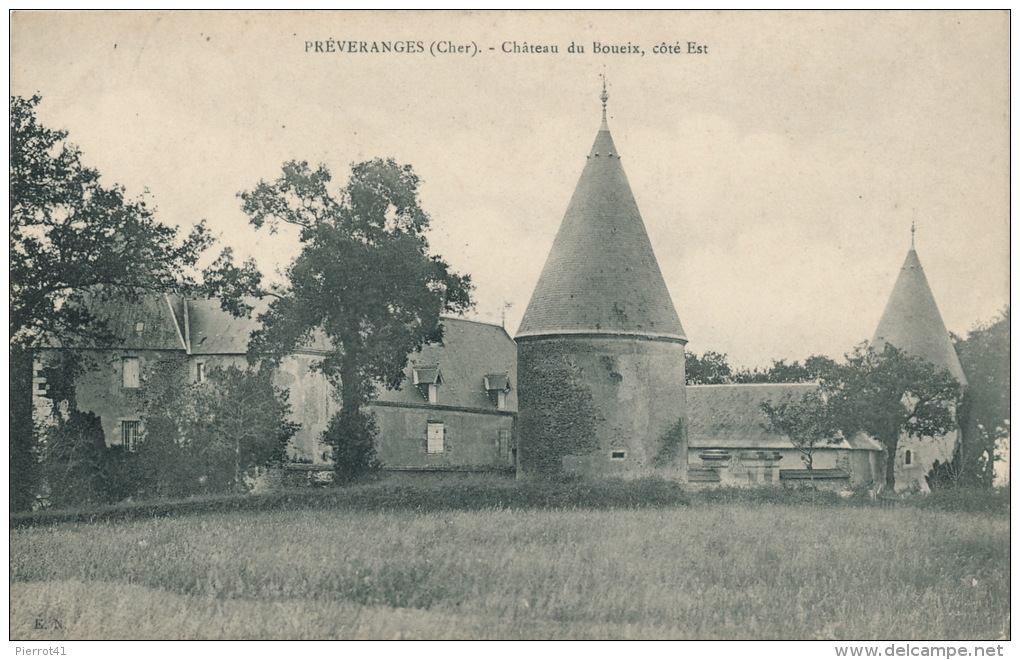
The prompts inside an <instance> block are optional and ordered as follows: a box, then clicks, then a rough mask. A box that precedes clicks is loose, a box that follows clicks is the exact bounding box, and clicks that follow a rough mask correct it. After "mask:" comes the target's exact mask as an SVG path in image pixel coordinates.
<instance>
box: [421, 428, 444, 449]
mask: <svg viewBox="0 0 1020 660" xmlns="http://www.w3.org/2000/svg"><path fill="white" fill-rule="evenodd" d="M445 436H446V429H445V428H444V427H443V423H442V422H429V423H428V431H427V434H426V436H425V451H426V452H428V453H429V454H442V453H443V440H444V439H445Z"/></svg>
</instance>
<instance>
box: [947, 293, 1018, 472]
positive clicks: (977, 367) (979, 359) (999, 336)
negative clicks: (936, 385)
mask: <svg viewBox="0 0 1020 660" xmlns="http://www.w3.org/2000/svg"><path fill="white" fill-rule="evenodd" d="M1009 334H1010V325H1009V307H1008V306H1007V307H1006V308H1005V309H1004V310H1003V311H1002V312H1001V313H1000V314H999V315H998V316H996V317H995V318H993V319H992V320H990V321H988V322H986V323H982V324H980V325H978V326H977V327H975V328H974V329H973V330H971V331H970V332H969V333H967V336H966V337H954V338H953V340H954V344H955V346H956V354H957V355H958V356H959V358H960V363H961V364H962V365H963V372H964V374H965V375H966V376H967V391H966V394H965V395H964V401H963V405H962V406H961V408H960V429H961V431H962V432H963V448H964V451H963V454H962V456H961V459H962V461H963V465H958V466H957V468H960V469H962V470H963V471H964V472H965V474H961V475H959V476H962V477H964V478H965V479H966V480H967V481H968V482H971V481H977V482H978V483H980V484H982V485H985V486H991V485H992V478H993V475H994V459H996V458H998V457H997V455H996V446H997V443H999V442H1002V441H1005V440H1007V439H1008V438H1009V429H1010V426H1009V417H1010V415H1009V408H1010V403H1009V388H1010V377H1009V368H1010V362H1009Z"/></svg>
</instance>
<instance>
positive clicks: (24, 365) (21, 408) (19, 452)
mask: <svg viewBox="0 0 1020 660" xmlns="http://www.w3.org/2000/svg"><path fill="white" fill-rule="evenodd" d="M10 358H11V361H10V372H9V374H8V377H9V387H10V389H9V390H8V394H9V397H10V399H9V403H10V435H9V439H8V443H9V449H10V466H9V469H10V472H9V474H10V498H11V499H10V509H11V511H29V510H31V508H32V505H33V504H34V503H35V494H36V486H37V481H38V473H39V465H38V461H37V459H36V437H35V429H34V427H33V423H32V376H33V373H32V369H33V367H32V359H33V354H32V351H31V350H28V349H24V348H17V347H12V348H11V349H10Z"/></svg>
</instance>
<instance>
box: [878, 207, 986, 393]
mask: <svg viewBox="0 0 1020 660" xmlns="http://www.w3.org/2000/svg"><path fill="white" fill-rule="evenodd" d="M913 231H914V229H913V227H911V240H910V251H908V252H907V258H906V259H905V260H904V261H903V267H902V268H900V274H899V276H898V277H897V278H896V284H895V285H893V290H892V294H891V295H890V296H889V302H888V303H886V306H885V311H884V312H883V313H882V319H881V320H880V321H879V322H878V328H877V329H876V330H875V336H874V337H873V338H872V340H871V344H872V346H874V347H875V348H876V349H877V350H881V349H882V348H884V347H885V346H886V345H887V344H889V345H892V346H895V347H896V348H898V349H900V350H901V351H903V352H904V353H909V354H910V355H913V356H916V357H920V358H924V359H925V360H927V361H928V362H931V363H932V364H933V365H935V366H936V367H939V368H941V369H945V370H946V371H948V372H949V373H950V374H952V376H953V377H954V378H956V380H958V381H959V382H960V384H962V385H966V384H967V378H966V376H964V375H963V367H962V366H961V365H960V358H959V357H958V356H957V355H956V349H955V348H954V347H953V340H952V338H951V337H950V336H949V331H948V330H946V324H945V323H944V322H943V321H942V314H941V313H939V307H938V305H937V304H936V303H935V296H934V295H932V292H931V287H930V286H928V278H927V277H925V275H924V269H923V268H922V267H921V260H920V259H919V258H918V256H917V250H915V249H914V240H913Z"/></svg>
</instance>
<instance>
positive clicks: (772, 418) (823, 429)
mask: <svg viewBox="0 0 1020 660" xmlns="http://www.w3.org/2000/svg"><path fill="white" fill-rule="evenodd" d="M761 409H762V412H763V413H764V414H765V418H766V419H767V420H768V421H767V423H766V424H764V425H763V426H764V427H765V429H766V430H768V431H769V432H771V433H776V434H779V435H785V436H787V437H788V438H789V439H790V442H792V443H793V446H795V447H796V448H797V451H799V452H800V457H801V460H803V461H804V466H805V467H807V469H808V470H812V469H814V454H815V451H817V449H818V448H819V446H821V445H823V444H827V443H834V442H838V441H839V439H840V438H841V435H840V431H839V426H838V425H837V424H836V420H835V419H834V418H833V415H832V411H831V410H830V408H829V407H828V406H827V405H826V402H825V400H824V399H823V398H822V395H821V393H820V392H817V391H814V392H807V393H805V394H804V396H803V397H801V399H800V400H799V401H793V402H790V403H778V404H772V403H770V402H768V401H765V402H763V403H762V404H761Z"/></svg>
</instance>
